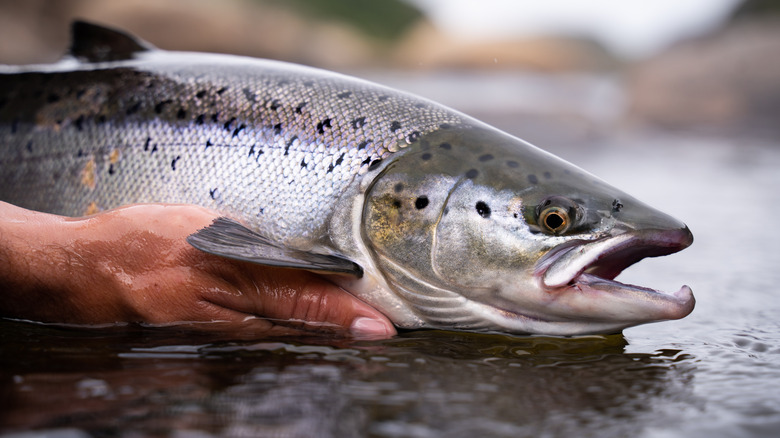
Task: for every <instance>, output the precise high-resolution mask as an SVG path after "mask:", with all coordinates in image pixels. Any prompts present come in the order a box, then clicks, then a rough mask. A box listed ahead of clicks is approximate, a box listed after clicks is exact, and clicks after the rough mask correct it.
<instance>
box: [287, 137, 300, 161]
mask: <svg viewBox="0 0 780 438" xmlns="http://www.w3.org/2000/svg"><path fill="white" fill-rule="evenodd" d="M295 140H298V136H297V135H293V137H292V138H291V139H290V141H288V142H287V144H286V145H285V146H284V155H285V156H287V154H288V153H289V152H290V146H292V145H293V143H295Z"/></svg>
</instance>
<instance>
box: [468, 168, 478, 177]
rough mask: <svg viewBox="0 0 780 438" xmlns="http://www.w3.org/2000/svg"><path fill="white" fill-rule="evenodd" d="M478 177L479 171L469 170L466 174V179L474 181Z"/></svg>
mask: <svg viewBox="0 0 780 438" xmlns="http://www.w3.org/2000/svg"><path fill="white" fill-rule="evenodd" d="M477 175H479V171H478V170H477V169H469V171H468V172H466V178H469V179H474V178H476V177H477Z"/></svg>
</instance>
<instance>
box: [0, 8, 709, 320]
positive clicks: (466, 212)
mask: <svg viewBox="0 0 780 438" xmlns="http://www.w3.org/2000/svg"><path fill="white" fill-rule="evenodd" d="M72 53H73V55H74V56H76V57H78V58H81V60H75V59H70V60H64V61H62V62H60V63H59V64H55V65H51V66H43V67H36V68H32V69H30V68H26V69H25V68H17V67H8V68H5V69H3V70H0V172H1V173H0V200H3V201H6V202H10V203H13V204H16V205H19V206H22V207H25V208H30V209H35V210H40V211H48V212H52V213H58V214H63V215H69V216H82V215H85V214H92V213H95V212H98V211H101V210H104V209H110V208H114V207H117V206H121V205H125V204H131V203H139V202H167V203H188V204H198V205H202V206H205V207H209V208H212V209H214V210H217V211H219V212H221V213H222V214H223V215H224V216H226V217H230V218H233V219H236V220H238V221H239V222H240V223H241V225H239V224H238V223H235V222H227V221H226V222H223V223H222V224H221V226H222V228H221V229H220V230H221V231H226V232H223V233H221V234H220V232H217V233H215V234H214V233H213V234H208V233H206V234H202V235H200V236H198V235H195V236H194V239H193V240H191V242H192V243H193V244H194V245H195V246H196V247H199V248H201V249H204V250H206V251H209V252H214V253H217V254H220V255H224V256H227V257H234V258H239V259H245V260H252V261H256V262H259V263H267V264H276V265H279V266H288V267H292V268H301V269H311V270H315V271H318V272H324V273H329V272H331V273H337V272H340V273H341V274H339V275H333V276H332V277H331V278H333V279H334V281H337V282H339V283H340V284H341V285H342V286H343V287H345V288H346V289H347V290H349V291H350V292H351V293H353V294H355V295H356V296H358V297H360V298H361V299H363V300H365V301H367V302H368V303H370V304H372V305H373V306H375V307H377V308H378V309H379V310H381V311H383V312H384V313H385V314H387V315H388V316H389V317H390V318H391V319H392V320H393V322H394V323H396V324H397V325H398V326H399V327H404V328H419V327H437V328H451V329H467V330H498V331H508V332H514V333H546V334H581V333H602V332H614V331H618V330H620V329H622V328H624V327H628V326H631V325H635V324H639V323H643V322H650V321H657V320H663V319H676V318H680V317H683V316H685V315H687V314H688V313H690V311H691V310H692V309H693V303H694V300H693V296H692V294H691V292H690V289H688V288H687V287H683V288H682V289H681V290H680V291H679V292H677V293H674V294H668V293H663V292H659V291H653V290H651V289H646V288H641V287H636V286H630V285H623V284H621V283H618V282H615V281H614V280H613V278H614V276H616V275H617V274H618V273H619V272H620V271H621V270H622V269H624V268H625V267H627V266H629V265H630V264H633V263H634V262H636V261H638V260H640V259H641V258H643V257H647V256H657V255H664V254H668V253H671V252H675V251H678V250H680V249H682V248H685V247H686V246H688V245H690V243H691V242H692V237H691V234H690V232H689V231H688V229H687V228H686V227H685V225H684V224H682V223H680V222H678V221H676V220H675V219H673V218H671V217H669V216H666V215H664V214H663V213H660V212H658V211H656V210H654V209H652V208H650V207H648V206H646V205H644V204H642V203H641V202H639V201H636V200H635V199H633V198H632V197H630V196H629V195H627V194H625V193H622V192H620V191H619V190H617V189H615V188H613V187H611V186H609V185H607V184H606V183H604V182H602V181H600V180H598V179H596V178H595V177H593V176H592V175H589V174H587V173H585V172H584V171H582V170H580V169H578V168H576V167H575V166H573V165H571V164H568V163H566V162H564V161H562V160H560V159H558V158H556V157H554V156H552V155H550V154H548V153H546V152H544V151H541V150H539V149H537V148H535V147H533V146H531V145H529V144H527V143H525V142H523V141H522V140H519V139H517V138H514V137H511V136H509V135H507V134H505V133H502V132H500V131H498V130H495V129H494V128H491V127H489V126H487V125H484V124H482V123H481V122H478V121H476V120H474V119H471V118H469V117H467V116H464V115H462V114H460V113H457V112H455V111H452V110H450V109H448V108H445V107H442V106H440V105H438V104H435V103H433V102H430V101H427V100H424V99H421V98H418V97H415V96H411V95H408V94H405V93H401V92H398V91H394V90H391V89H388V88H385V87H382V86H379V85H376V84H372V83H369V82H365V81H362V80H359V79H354V78H350V77H346V76H342V75H338V74H335V73H330V72H325V71H321V70H317V69H312V68H307V67H302V66H297V65H292V64H287V63H282V62H276V61H267V60H258V59H250V58H243V57H236V56H227V55H215V54H192V53H177V52H167V51H163V50H157V49H154V48H151V47H149V46H148V45H146V44H145V43H143V42H141V41H138V40H135V39H133V38H130V37H128V36H125V35H123V34H121V33H119V32H115V31H112V30H107V29H103V28H99V27H97V26H93V25H88V24H85V23H77V24H76V25H75V26H74V46H73V49H72ZM215 225H216V224H215ZM241 227H246V228H244V229H243V230H242V229H241ZM220 230H217V231H220ZM236 230H238V234H241V233H243V234H242V236H243V240H241V242H243V243H236V242H237V241H236V240H231V239H232V238H231V237H230V236H235V233H233V232H234V231H236ZM247 241H248V242H250V244H249V245H245V247H244V248H242V249H241V250H240V251H239V250H238V249H237V248H238V247H239V246H241V245H244V243H245V242H247ZM257 248H260V249H261V250H257V251H256V249H257ZM269 249H270V252H268V251H266V250H269ZM241 251H243V252H241ZM258 251H260V253H262V254H261V255H260V256H257V255H253V254H256V253H257V252H258ZM263 251H265V252H263ZM269 254H272V255H269ZM280 254H281V255H280ZM323 257H330V259H328V260H336V261H337V262H338V261H344V262H348V263H347V264H342V266H345V267H344V268H343V269H339V268H334V267H333V266H334V265H331V264H329V262H327V261H326V259H325V258H323ZM337 264H338V263H337ZM350 266H355V267H356V268H354V269H353V268H350ZM345 272H346V273H349V274H352V275H344V273H345Z"/></svg>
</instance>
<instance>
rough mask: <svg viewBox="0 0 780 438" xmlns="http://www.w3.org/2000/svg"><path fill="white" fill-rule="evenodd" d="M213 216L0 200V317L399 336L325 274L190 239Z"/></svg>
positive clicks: (185, 209)
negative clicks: (72, 214) (230, 255)
mask: <svg viewBox="0 0 780 438" xmlns="http://www.w3.org/2000/svg"><path fill="white" fill-rule="evenodd" d="M216 217H217V214H216V213H215V212H213V211H210V210H207V209H205V208H202V207H197V206H190V205H164V204H139V205H133V206H127V207H122V208H118V209H115V210H110V211H106V212H102V213H99V214H96V215H93V216H89V217H85V218H75V219H73V218H65V217H62V216H56V215H51V214H45V213H40V212H34V211H30V210H25V209H22V208H19V207H16V206H13V205H11V204H7V203H3V202H0V315H2V316H6V317H14V318H20V319H28V320H34V321H43V322H56V323H69V324H88V325H89V324H105V323H116V322H140V323H145V324H151V325H174V324H175V325H187V326H191V327H194V328H196V329H205V330H222V331H233V330H236V331H241V332H242V333H243V334H244V335H256V336H270V335H275V334H286V333H295V332H298V331H300V330H316V331H328V332H336V333H350V334H353V335H358V336H373V337H388V336H392V335H393V334H395V329H394V328H393V326H392V324H391V323H390V322H389V321H388V320H387V318H386V317H384V316H383V315H382V314H381V313H379V312H378V311H376V310H374V309H373V308H371V307H370V306H368V305H366V304H365V303H363V302H361V301H360V300H358V299H357V298H355V297H353V296H352V295H350V294H349V293H347V292H346V291H344V290H343V289H341V288H339V287H338V286H335V285H334V284H333V283H331V282H329V281H328V280H327V279H326V278H324V277H322V276H320V275H317V274H314V273H311V272H308V271H300V270H291V269H281V268H272V267H267V266H259V265H254V264H250V263H246V262H239V261H234V260H228V259H225V258H222V257H218V256H214V255H210V254H206V253H204V252H202V251H199V250H197V249H195V248H193V247H191V246H190V245H189V244H188V243H187V242H186V241H185V238H186V236H188V235H189V234H191V233H193V232H195V231H197V230H198V229H200V228H203V227H205V226H207V225H208V224H209V223H211V221H212V220H213V219H214V218H216Z"/></svg>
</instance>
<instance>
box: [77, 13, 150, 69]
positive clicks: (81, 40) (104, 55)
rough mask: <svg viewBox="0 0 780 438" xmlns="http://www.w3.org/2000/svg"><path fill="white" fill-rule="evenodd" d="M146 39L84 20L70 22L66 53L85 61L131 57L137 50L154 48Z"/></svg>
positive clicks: (104, 60) (142, 50)
mask: <svg viewBox="0 0 780 438" xmlns="http://www.w3.org/2000/svg"><path fill="white" fill-rule="evenodd" d="M154 49H155V47H154V46H153V45H151V44H149V43H147V42H146V41H143V40H141V39H139V38H136V37H134V36H131V35H129V34H127V33H124V32H122V31H119V30H116V29H111V28H108V27H104V26H99V25H97V24H92V23H89V22H86V21H81V20H76V21H74V22H73V23H72V24H71V42H70V50H69V51H68V53H69V54H70V55H71V56H73V57H74V58H76V59H79V60H81V61H86V62H109V61H121V60H127V59H133V56H134V55H135V54H136V53H138V52H144V51H147V50H154Z"/></svg>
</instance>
